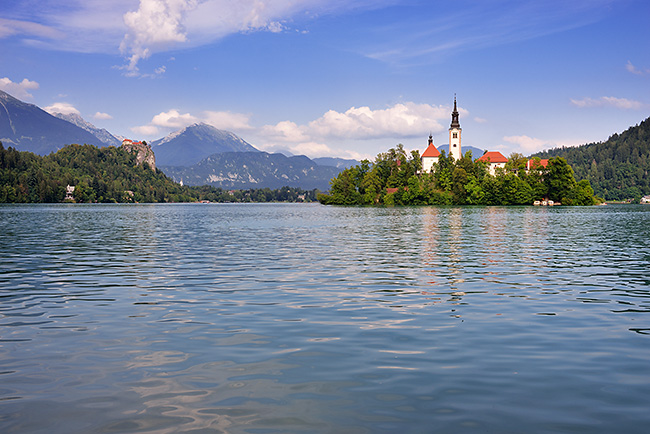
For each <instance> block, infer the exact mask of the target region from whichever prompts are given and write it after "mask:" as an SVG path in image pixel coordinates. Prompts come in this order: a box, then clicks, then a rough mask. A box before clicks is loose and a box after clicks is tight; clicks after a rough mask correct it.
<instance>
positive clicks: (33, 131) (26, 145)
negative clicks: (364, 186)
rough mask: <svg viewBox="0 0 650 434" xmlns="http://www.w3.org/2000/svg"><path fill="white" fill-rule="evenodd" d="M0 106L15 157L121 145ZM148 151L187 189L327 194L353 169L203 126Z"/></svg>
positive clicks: (65, 121) (22, 106) (14, 105)
mask: <svg viewBox="0 0 650 434" xmlns="http://www.w3.org/2000/svg"><path fill="white" fill-rule="evenodd" d="M0 106H2V107H1V108H0V142H2V143H3V144H4V145H5V146H11V147H13V148H15V149H17V150H19V151H30V152H34V153H35V154H39V155H47V154H50V153H52V152H56V151H58V150H59V149H61V148H63V147H64V146H66V145H69V144H72V143H77V144H90V145H95V146H97V147H103V146H116V147H118V146H120V145H121V144H122V139H123V137H118V136H115V135H113V134H111V133H110V132H108V131H107V130H105V129H100V128H97V127H96V126H94V125H93V124H91V123H90V122H87V121H85V120H84V119H83V118H82V117H81V116H79V115H78V114H74V113H73V114H63V113H53V114H50V113H48V112H46V111H45V110H43V109H41V108H40V107H38V106H36V105H34V104H28V103H25V102H23V101H20V100H19V99H17V98H14V97H13V96H11V95H9V94H8V93H6V92H3V91H0ZM150 145H151V148H152V149H153V151H154V153H155V156H156V165H157V166H158V167H160V168H161V169H162V170H163V171H164V172H165V173H166V174H168V175H169V176H172V177H174V178H178V179H181V178H182V179H184V182H186V183H188V184H192V185H197V184H212V185H215V186H218V187H230V188H249V187H251V188H252V187H256V188H264V187H269V188H279V187H283V186H285V185H286V186H290V187H300V188H304V189H313V188H322V189H327V188H328V184H329V181H330V179H331V178H332V177H334V176H336V175H337V174H338V173H339V172H340V171H341V170H343V169H344V168H345V167H350V166H353V165H355V164H358V162H357V161H355V160H344V159H341V158H319V159H315V160H311V159H309V158H307V157H305V156H289V157H287V156H285V155H282V154H268V153H266V152H261V151H259V150H258V149H256V148H255V147H254V146H252V145H251V144H250V143H247V142H246V141H245V140H243V139H242V138H240V137H238V136H237V135H235V134H233V133H231V132H229V131H223V130H219V129H217V128H215V127H213V126H211V125H208V124H205V123H197V124H193V125H190V126H188V127H186V128H183V129H182V130H179V131H176V132H173V133H171V134H169V135H168V136H166V137H164V138H162V139H159V140H155V141H153V142H151V143H150ZM222 154H223V155H222ZM236 154H241V155H236ZM205 180H207V181H205Z"/></svg>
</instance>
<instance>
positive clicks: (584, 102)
mask: <svg viewBox="0 0 650 434" xmlns="http://www.w3.org/2000/svg"><path fill="white" fill-rule="evenodd" d="M571 104H573V105H574V106H576V107H580V108H589V107H614V108H618V109H623V110H638V109H640V108H642V107H643V103H641V102H639V101H634V100H630V99H627V98H616V97H613V96H603V97H600V98H598V99H593V98H583V99H580V100H576V99H571Z"/></svg>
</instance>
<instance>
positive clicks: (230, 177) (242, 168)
mask: <svg viewBox="0 0 650 434" xmlns="http://www.w3.org/2000/svg"><path fill="white" fill-rule="evenodd" d="M160 169H161V170H162V171H163V172H165V174H166V175H167V176H169V177H171V178H173V179H174V181H176V182H180V181H181V180H182V181H183V183H184V184H187V185H212V186H214V187H221V188H226V189H248V188H265V187H268V188H271V189H275V188H281V187H285V186H288V187H300V188H302V189H305V190H312V189H314V188H317V189H319V190H323V191H324V190H328V189H329V182H330V180H331V179H332V178H333V177H335V176H336V175H338V174H339V172H340V171H341V169H339V168H336V167H334V166H320V165H318V164H316V163H315V162H314V161H312V160H311V159H309V158H307V157H305V156H304V155H301V156H294V157H287V156H286V155H283V154H269V153H267V152H262V151H257V152H224V153H219V154H214V155H211V156H209V157H208V158H206V159H204V160H202V161H201V162H200V163H198V164H195V165H193V166H190V167H180V166H165V167H160Z"/></svg>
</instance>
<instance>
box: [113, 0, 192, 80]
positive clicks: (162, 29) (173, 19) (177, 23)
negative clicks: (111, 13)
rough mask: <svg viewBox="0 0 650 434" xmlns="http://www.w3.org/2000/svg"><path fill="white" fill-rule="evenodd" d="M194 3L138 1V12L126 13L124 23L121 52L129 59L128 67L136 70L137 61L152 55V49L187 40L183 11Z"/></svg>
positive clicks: (167, 46) (171, 0) (181, 1)
mask: <svg viewBox="0 0 650 434" xmlns="http://www.w3.org/2000/svg"><path fill="white" fill-rule="evenodd" d="M197 4H198V2H197V1H196V0H140V6H139V8H138V10H137V11H130V12H127V13H125V14H124V24H126V27H127V29H128V30H127V33H126V35H124V39H123V40H122V43H121V44H120V51H121V52H122V54H123V55H125V56H128V58H129V64H128V67H127V70H128V71H129V72H131V73H137V70H138V67H137V64H138V62H139V61H140V60H141V59H146V58H148V57H149V56H151V53H152V50H164V49H167V48H169V47H171V46H172V45H173V44H175V43H181V42H186V41H187V34H186V31H185V28H184V26H183V21H184V17H185V13H186V12H187V11H189V10H192V9H194V8H196V6H197Z"/></svg>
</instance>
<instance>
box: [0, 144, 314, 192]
mask: <svg viewBox="0 0 650 434" xmlns="http://www.w3.org/2000/svg"><path fill="white" fill-rule="evenodd" d="M68 185H71V186H74V187H75V190H74V193H73V195H74V201H75V202H81V203H89V202H92V203H94V202H109V203H114V202H120V203H129V202H196V201H210V202H313V201H315V200H316V196H317V193H318V191H317V190H312V191H304V190H302V189H299V188H291V187H283V188H280V189H278V190H270V189H268V188H265V189H250V190H238V191H224V190H222V189H220V188H214V187H209V186H204V187H189V186H181V185H179V184H177V183H175V182H174V181H172V180H171V179H170V178H168V177H167V176H166V175H165V174H164V173H162V172H161V171H160V170H156V171H155V172H154V171H152V170H151V169H150V168H149V166H148V165H147V164H144V165H136V162H135V155H134V154H131V153H129V152H127V151H125V150H123V149H121V148H115V147H112V146H110V147H105V148H97V147H95V146H91V145H69V146H66V147H64V148H63V149H61V150H59V151H58V152H55V153H52V154H50V155H47V156H45V157H41V156H38V155H35V154H33V153H31V152H19V151H17V150H16V149H14V148H12V147H9V148H6V149H5V148H4V146H3V145H2V143H0V203H39V202H40V203H56V202H63V201H64V199H65V195H66V186H68Z"/></svg>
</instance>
